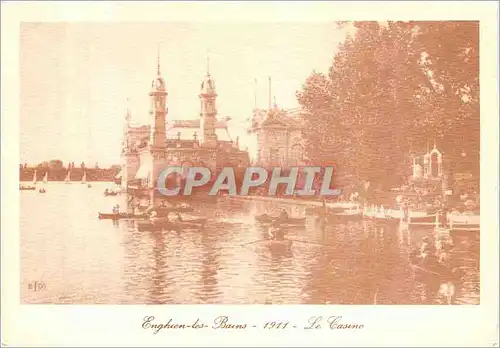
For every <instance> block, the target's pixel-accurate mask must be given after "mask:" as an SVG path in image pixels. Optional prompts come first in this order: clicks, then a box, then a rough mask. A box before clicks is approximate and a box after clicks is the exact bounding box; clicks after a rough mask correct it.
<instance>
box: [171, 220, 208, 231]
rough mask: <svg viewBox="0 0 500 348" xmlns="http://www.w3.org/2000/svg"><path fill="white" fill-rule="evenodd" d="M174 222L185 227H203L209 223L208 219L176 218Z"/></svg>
mask: <svg viewBox="0 0 500 348" xmlns="http://www.w3.org/2000/svg"><path fill="white" fill-rule="evenodd" d="M173 223H174V224H177V225H178V226H180V227H181V228H184V229H188V228H203V227H204V226H205V225H206V224H207V219H186V220H174V221H173Z"/></svg>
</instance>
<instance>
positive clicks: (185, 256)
mask: <svg viewBox="0 0 500 348" xmlns="http://www.w3.org/2000/svg"><path fill="white" fill-rule="evenodd" d="M479 28H480V24H479V21H330V22H311V23H288V22H287V23H279V22H276V23H257V22H255V23H254V22H250V21H249V22H244V23H217V22H214V23H205V22H202V23H200V22H178V23H150V22H144V23H113V22H109V23H78V22H53V23H50V22H23V23H21V26H20V86H19V87H20V125H19V132H20V163H19V180H20V184H19V194H20V222H19V223H20V225H19V226H20V244H19V253H20V296H21V303H23V304H114V305H117V304H136V305H137V304H342V305H409V304H412V305H429V304H431V305H438V304H439V305H457V304H458V305H478V304H480V276H479V275H480V262H479V259H480V246H479V245H480V234H481V228H480V177H479V175H480V162H479V161H480V107H479V105H480V104H479V102H480V88H479ZM172 168H173V169H172ZM166 171H167V172H166Z"/></svg>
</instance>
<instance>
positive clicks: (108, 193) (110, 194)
mask: <svg viewBox="0 0 500 348" xmlns="http://www.w3.org/2000/svg"><path fill="white" fill-rule="evenodd" d="M104 195H105V196H117V195H118V192H104Z"/></svg>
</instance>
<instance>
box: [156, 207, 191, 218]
mask: <svg viewBox="0 0 500 348" xmlns="http://www.w3.org/2000/svg"><path fill="white" fill-rule="evenodd" d="M153 210H154V211H156V213H157V214H158V216H165V215H166V214H168V213H191V212H193V211H194V209H193V208H191V207H175V206H174V207H162V206H159V207H154V208H153V209H151V211H153Z"/></svg>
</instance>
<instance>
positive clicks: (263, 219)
mask: <svg viewBox="0 0 500 348" xmlns="http://www.w3.org/2000/svg"><path fill="white" fill-rule="evenodd" d="M255 220H256V221H258V222H260V223H264V224H271V223H273V222H275V221H279V222H280V223H281V224H282V225H300V226H303V225H305V223H306V218H287V219H283V220H281V219H280V218H279V217H273V216H270V215H267V214H263V215H260V216H256V217H255Z"/></svg>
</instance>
